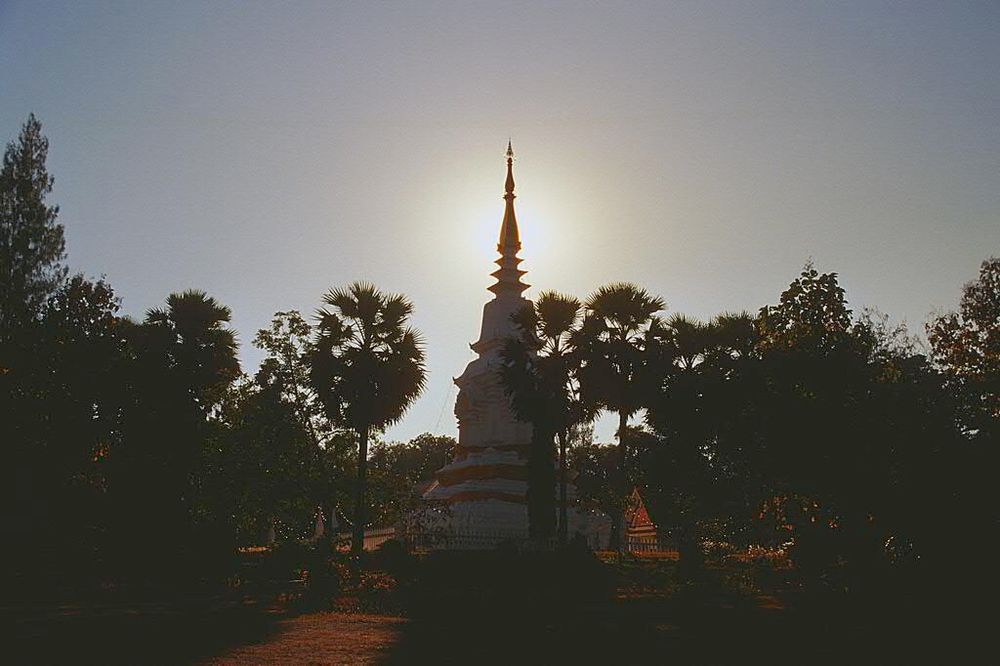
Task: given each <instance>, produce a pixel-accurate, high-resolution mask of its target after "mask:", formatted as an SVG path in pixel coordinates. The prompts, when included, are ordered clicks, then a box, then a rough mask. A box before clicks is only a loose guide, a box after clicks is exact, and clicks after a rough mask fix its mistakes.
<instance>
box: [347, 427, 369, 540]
mask: <svg viewBox="0 0 1000 666" xmlns="http://www.w3.org/2000/svg"><path fill="white" fill-rule="evenodd" d="M370 430H371V429H370V428H364V429H363V430H361V432H359V433H358V435H359V436H360V440H359V441H358V485H357V488H356V489H355V492H356V494H355V496H354V525H353V526H352V527H353V529H352V536H351V556H352V557H354V558H355V559H359V558H360V557H361V552H362V551H363V550H364V548H365V490H366V488H365V486H366V484H367V482H368V479H367V477H368V435H369V432H370Z"/></svg>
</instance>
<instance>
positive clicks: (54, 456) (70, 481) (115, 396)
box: [0, 275, 124, 580]
mask: <svg viewBox="0 0 1000 666" xmlns="http://www.w3.org/2000/svg"><path fill="white" fill-rule="evenodd" d="M118 307H119V301H118V298H117V297H116V296H115V294H114V292H113V290H112V289H111V287H110V286H109V285H108V284H107V283H106V282H104V281H103V280H100V281H97V282H91V281H89V280H86V279H85V278H83V277H82V276H80V275H77V276H74V277H73V278H71V279H69V280H67V281H65V282H63V283H62V285H61V286H60V287H59V288H58V289H57V290H56V291H55V293H54V294H52V295H51V297H50V298H49V299H48V300H47V302H46V303H45V304H44V307H43V308H42V311H41V312H40V314H39V316H38V318H37V319H33V320H31V321H29V322H27V323H26V324H25V325H24V328H23V331H22V332H23V333H24V334H23V335H19V336H17V347H16V352H17V353H15V354H14V355H13V357H12V358H13V360H14V362H13V363H12V364H11V366H10V367H9V368H8V369H7V370H6V372H0V413H3V414H4V418H3V420H2V422H0V441H2V442H3V443H4V450H5V455H6V464H5V466H4V469H5V474H4V477H5V479H4V487H5V488H6V489H7V491H8V492H10V494H11V497H10V498H9V499H7V500H6V501H4V503H3V509H0V512H2V513H0V516H2V518H3V522H4V524H5V525H7V529H8V531H9V533H10V538H9V543H10V544H11V548H10V549H8V550H9V551H10V554H11V555H13V556H14V557H19V556H21V555H27V557H26V558H25V559H24V560H23V561H22V562H20V563H19V564H18V565H16V566H15V567H13V569H14V571H17V570H19V569H20V570H23V569H25V568H30V569H35V570H36V571H37V570H39V569H44V570H46V573H45V577H46V579H47V580H55V579H57V578H58V573H66V572H67V570H76V571H81V570H86V569H87V568H88V567H93V566H95V564H96V562H97V561H99V558H98V557H97V555H98V552H97V551H98V550H99V547H100V539H99V536H100V535H101V534H102V533H103V530H104V528H105V527H106V525H105V524H104V517H105V515H106V513H107V511H106V506H105V505H104V504H103V497H104V491H105V488H106V475H105V463H106V460H107V456H108V454H109V451H110V450H111V448H112V447H113V446H114V444H115V442H116V433H117V430H118V422H119V414H120V410H121V406H122V404H123V400H124V391H123V389H122V385H123V381H122V379H123V378H122V373H121V369H122V364H123V360H124V345H123V344H122V337H121V320H120V319H119V318H118V317H117V314H116V313H117V310H118ZM8 475H9V477H8ZM22 549H23V551H22Z"/></svg>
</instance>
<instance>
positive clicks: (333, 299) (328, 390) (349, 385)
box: [310, 282, 426, 557]
mask: <svg viewBox="0 0 1000 666" xmlns="http://www.w3.org/2000/svg"><path fill="white" fill-rule="evenodd" d="M323 302H324V303H326V305H328V306H330V307H331V308H332V310H329V309H326V308H321V309H320V310H319V311H318V312H317V320H318V326H317V329H318V330H317V335H316V339H315V341H314V343H313V347H312V350H311V352H310V359H311V373H310V376H311V380H312V383H313V387H314V388H315V389H316V392H317V394H318V395H319V397H320V400H321V401H322V403H323V406H324V409H325V410H326V412H327V415H328V416H329V418H330V420H331V421H334V422H337V423H341V424H343V425H345V426H346V427H348V428H350V429H352V430H354V432H355V433H357V435H358V481H357V488H356V495H355V510H354V525H353V530H352V531H353V534H352V542H351V553H352V554H353V555H354V556H355V557H357V556H359V555H360V554H361V551H362V547H363V545H364V528H365V519H364V508H365V491H366V487H365V486H366V475H367V468H368V440H369V438H370V437H371V435H372V434H373V433H378V432H381V431H382V430H384V429H385V428H386V427H387V426H389V425H392V424H393V423H396V422H397V421H399V419H400V418H402V416H403V414H404V413H405V412H406V410H407V409H408V408H409V406H410V405H411V404H413V401H414V400H416V398H417V396H419V395H420V392H421V391H422V390H423V388H424V381H425V376H426V373H425V370H424V352H423V344H422V341H421V338H420V333H419V332H418V331H416V330H414V329H413V328H410V327H409V326H407V324H406V320H407V318H408V317H409V316H410V314H412V312H413V305H412V304H411V303H410V302H409V301H408V300H407V299H406V297H405V296H402V295H400V294H383V293H382V292H381V291H379V290H378V289H376V288H375V286H374V285H372V284H369V283H366V282H355V283H353V284H351V285H350V286H348V287H347V288H346V289H331V290H330V291H329V292H327V293H326V295H325V296H324V297H323Z"/></svg>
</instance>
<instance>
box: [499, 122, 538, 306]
mask: <svg viewBox="0 0 1000 666" xmlns="http://www.w3.org/2000/svg"><path fill="white" fill-rule="evenodd" d="M504 190H505V193H504V195H503V198H504V201H505V202H506V205H505V206H504V211H503V222H502V223H501V224H500V239H499V241H498V242H497V252H499V253H500V258H499V259H497V260H496V264H497V265H498V266H500V268H498V269H497V270H495V271H493V273H491V275H492V276H493V277H495V278H496V279H497V281H496V284H493V285H491V286H490V287H489V290H490V291H492V292H493V293H494V294H497V295H499V294H500V292H502V291H508V290H509V291H513V292H515V293H517V294H521V293H522V292H523V291H524V290H525V289H527V288H528V287H529V286H530V285H527V284H525V283H524V282H521V276H522V275H524V274H525V273H526V272H527V271H522V270H521V269H520V268H518V266H519V265H520V263H521V260H520V259H519V258H518V256H517V253H518V252H520V250H521V234H520V232H519V231H518V229H517V216H516V215H515V214H514V199H516V198H517V196H516V195H515V194H514V149H513V148H512V147H511V145H510V141H508V142H507V182H506V183H505V184H504Z"/></svg>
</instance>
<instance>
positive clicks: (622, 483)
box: [610, 411, 628, 552]
mask: <svg viewBox="0 0 1000 666" xmlns="http://www.w3.org/2000/svg"><path fill="white" fill-rule="evenodd" d="M627 428H628V412H625V411H621V412H618V469H617V470H616V476H617V477H618V478H617V479H616V482H617V483H616V484H615V485H616V486H617V490H618V506H617V507H616V508H615V516H614V525H612V530H611V544H610V545H611V549H612V550H617V551H619V552H623V551H624V550H625V545H626V540H627V537H628V535H627V534H626V533H625V529H626V528H625V503H626V502H627V501H628V477H627V476H626V474H625V460H626V447H625V431H626V429H627Z"/></svg>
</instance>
